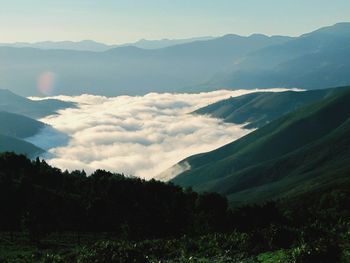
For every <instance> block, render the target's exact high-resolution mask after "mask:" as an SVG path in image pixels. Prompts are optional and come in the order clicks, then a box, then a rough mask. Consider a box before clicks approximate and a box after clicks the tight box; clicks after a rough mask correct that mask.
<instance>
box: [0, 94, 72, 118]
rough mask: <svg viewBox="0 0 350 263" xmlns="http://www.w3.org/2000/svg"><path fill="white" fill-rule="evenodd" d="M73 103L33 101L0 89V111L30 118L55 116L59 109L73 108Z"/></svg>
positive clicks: (53, 100)
mask: <svg viewBox="0 0 350 263" xmlns="http://www.w3.org/2000/svg"><path fill="white" fill-rule="evenodd" d="M74 105H75V104H74V103H70V102H64V101H60V100H55V99H48V100H39V101H34V100H30V99H27V98H24V97H21V96H18V95H16V94H14V93H12V92H11V91H9V90H5V89H0V111H7V112H12V113H17V114H21V115H25V116H27V117H31V118H41V117H44V116H47V115H51V114H55V113H56V112H57V111H58V110H60V109H65V108H69V107H74Z"/></svg>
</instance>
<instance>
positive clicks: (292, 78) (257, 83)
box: [197, 23, 350, 90]
mask: <svg viewBox="0 0 350 263" xmlns="http://www.w3.org/2000/svg"><path fill="white" fill-rule="evenodd" d="M349 54H350V23H339V24H336V25H334V26H329V27H325V28H321V29H319V30H316V31H314V32H311V33H308V34H304V35H302V36H300V37H298V38H296V39H293V40H291V41H288V42H286V43H282V44H279V45H275V46H271V47H267V48H263V49H261V50H258V51H256V52H252V53H251V54H249V55H247V56H244V57H242V58H241V59H240V60H239V61H236V63H235V64H234V65H232V67H230V68H227V69H226V70H225V71H223V72H221V73H220V74H218V75H217V76H215V77H214V78H213V79H212V80H211V81H209V83H207V84H206V85H204V86H206V88H207V89H209V90H210V89H216V88H217V87H226V88H232V89H235V88H257V87H259V88H267V87H299V88H307V89H314V88H324V87H329V86H342V85H347V84H348V83H350V75H349V74H348V72H349V71H350V62H349V60H348V59H347V58H348V57H349ZM197 89H198V90H202V89H203V86H202V85H201V86H198V87H197Z"/></svg>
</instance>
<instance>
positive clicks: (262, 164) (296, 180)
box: [173, 88, 350, 202]
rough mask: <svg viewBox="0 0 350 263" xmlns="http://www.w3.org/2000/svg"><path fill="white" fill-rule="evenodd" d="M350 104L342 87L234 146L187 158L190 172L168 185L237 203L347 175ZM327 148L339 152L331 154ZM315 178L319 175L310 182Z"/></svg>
mask: <svg viewBox="0 0 350 263" xmlns="http://www.w3.org/2000/svg"><path fill="white" fill-rule="evenodd" d="M349 103H350V88H345V89H344V90H342V91H339V92H337V94H336V95H335V96H332V97H330V98H327V99H325V100H324V101H322V102H320V103H317V104H314V105H311V106H308V107H305V108H302V109H300V110H298V111H296V112H293V113H291V114H288V115H286V116H284V117H282V118H280V119H278V120H276V121H273V122H272V123H270V124H268V125H266V126H264V127H263V128H261V129H259V130H257V131H255V132H253V133H251V134H249V135H247V136H245V137H243V138H242V139H240V140H238V141H236V142H233V143H231V144H228V145H226V146H224V147H222V148H219V149H217V150H214V151H212V152H209V153H205V154H200V155H196V156H192V157H190V158H188V159H186V160H184V161H187V162H189V163H190V165H191V167H192V169H191V170H189V171H187V172H184V173H183V174H181V175H179V176H178V177H176V178H175V179H174V180H173V182H175V183H177V184H180V185H183V186H193V187H194V188H195V189H197V190H217V191H219V192H223V193H226V194H228V195H229V196H230V199H231V200H234V201H237V202H240V201H242V200H245V199H249V200H254V201H257V200H263V199H264V198H270V197H279V196H281V195H282V193H285V195H287V194H292V193H293V191H295V192H297V191H301V192H303V191H305V190H306V188H307V187H310V188H312V187H315V184H321V183H322V182H323V181H327V180H328V179H329V178H330V176H331V175H337V176H341V175H344V173H345V172H346V171H349V169H348V168H349V167H348V166H346V163H347V162H346V161H344V160H348V152H347V148H348V146H349V141H348V140H347V134H349V121H348V120H349V117H350V107H349V106H348V105H349ZM336 142H338V143H336ZM330 144H331V145H334V147H339V149H342V151H340V150H334V151H336V153H337V154H338V155H337V154H334V153H333V152H331V153H330V152H329V151H330V150H329V149H330V147H328V145H330ZM340 171H343V172H340ZM316 176H321V177H319V178H318V179H316V181H313V180H314V178H315V177H316ZM323 177H324V178H323ZM322 178H323V179H322ZM340 178H342V177H340ZM321 179H322V180H321ZM340 180H341V179H340ZM287 190H288V191H287ZM243 191H244V192H243ZM286 191H287V192H286Z"/></svg>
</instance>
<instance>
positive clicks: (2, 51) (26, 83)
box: [0, 35, 290, 96]
mask: <svg viewBox="0 0 350 263" xmlns="http://www.w3.org/2000/svg"><path fill="white" fill-rule="evenodd" d="M288 40H290V38H289V37H267V36H263V35H252V36H249V37H242V36H237V35H226V36H223V37H220V38H215V39H212V40H205V41H195V42H191V43H186V44H181V45H175V46H171V47H167V48H162V49H153V50H146V49H140V48H137V47H133V46H126V47H118V48H114V49H110V50H108V51H106V52H89V51H73V50H42V49H33V48H13V47H0V74H1V75H2V76H3V78H1V79H0V87H4V88H10V89H11V90H12V91H14V92H16V93H17V94H21V95H25V96H28V95H40V93H39V92H38V91H37V88H36V86H37V79H38V77H39V76H40V74H42V73H43V72H48V71H49V72H53V73H54V74H55V76H56V78H55V79H56V82H55V89H54V90H53V94H68V95H76V94H82V93H92V94H101V95H121V94H129V95H135V94H144V93H147V92H150V91H159V92H163V91H178V90H180V89H182V88H183V87H185V86H188V85H195V84H197V83H200V82H203V80H204V79H208V76H212V75H214V74H215V73H217V72H220V71H221V70H223V69H224V68H226V67H227V66H229V65H231V64H232V63H233V62H234V61H235V60H236V59H238V58H239V57H241V56H242V55H247V54H249V53H251V52H253V51H256V50H259V49H261V48H264V47H267V46H270V45H275V44H278V43H283V42H286V41H288Z"/></svg>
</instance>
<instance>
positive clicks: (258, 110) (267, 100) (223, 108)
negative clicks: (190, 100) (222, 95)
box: [194, 89, 333, 128]
mask: <svg viewBox="0 0 350 263" xmlns="http://www.w3.org/2000/svg"><path fill="white" fill-rule="evenodd" d="M332 92H333V89H325V90H314V91H305V92H296V91H285V92H257V93H252V94H247V95H243V96H239V97H234V98H229V99H226V100H222V101H219V102H216V103H214V104H211V105H208V106H206V107H203V108H201V109H198V110H196V111H195V112H194V113H197V114H208V115H210V116H213V117H216V118H221V119H223V120H224V121H225V122H231V123H236V124H244V123H248V124H247V125H246V126H245V127H246V128H259V127H262V126H263V125H265V124H267V123H269V122H271V121H273V120H275V119H277V118H278V117H280V116H282V115H284V114H287V113H289V112H292V111H294V110H296V109H298V108H300V107H302V106H305V105H307V104H310V103H313V102H316V101H318V100H320V99H322V98H324V97H326V96H327V95H329V94H331V93H332Z"/></svg>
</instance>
